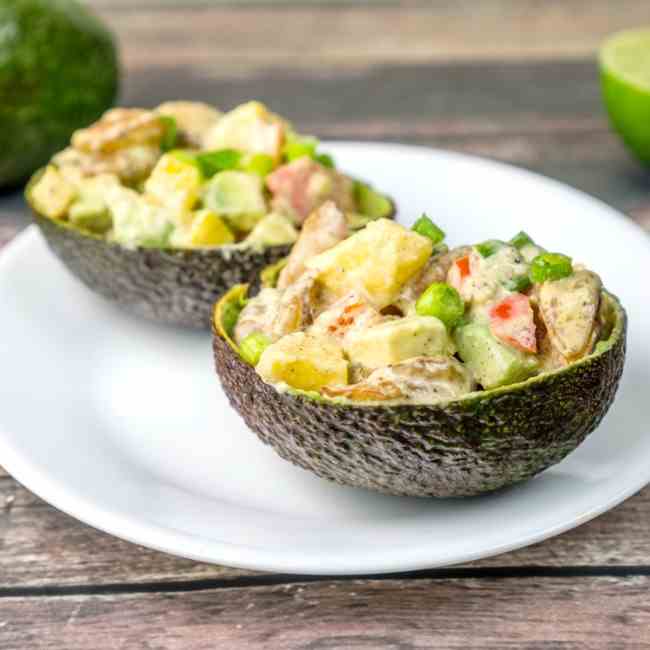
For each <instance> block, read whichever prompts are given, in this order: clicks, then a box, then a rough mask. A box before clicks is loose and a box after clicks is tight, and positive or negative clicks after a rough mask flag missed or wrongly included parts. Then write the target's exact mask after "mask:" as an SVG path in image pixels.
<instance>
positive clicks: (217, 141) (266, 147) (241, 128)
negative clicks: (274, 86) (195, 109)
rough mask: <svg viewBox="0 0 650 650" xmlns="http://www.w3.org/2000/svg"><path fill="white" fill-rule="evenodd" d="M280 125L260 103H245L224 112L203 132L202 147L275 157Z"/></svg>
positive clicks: (281, 134)
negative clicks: (206, 131) (204, 134)
mask: <svg viewBox="0 0 650 650" xmlns="http://www.w3.org/2000/svg"><path fill="white" fill-rule="evenodd" d="M284 131H285V127H284V124H283V123H282V121H281V120H280V119H278V118H277V117H276V116H275V115H273V113H271V112H270V111H269V110H268V109H267V108H266V106H264V104H260V103H259V102H248V103H247V104H242V105H241V106H238V107H237V108H235V109H234V110H232V111H230V112H229V113H226V114H225V115H224V116H223V117H222V118H221V119H220V120H219V121H218V122H217V123H216V124H215V125H214V126H213V127H212V128H211V129H210V131H209V132H208V133H207V134H206V137H205V141H204V145H203V146H204V148H205V149H213V150H218V149H237V150H238V151H244V152H246V153H264V154H267V155H268V156H271V157H272V158H273V159H274V160H279V158H280V154H281V151H282V143H283V140H284Z"/></svg>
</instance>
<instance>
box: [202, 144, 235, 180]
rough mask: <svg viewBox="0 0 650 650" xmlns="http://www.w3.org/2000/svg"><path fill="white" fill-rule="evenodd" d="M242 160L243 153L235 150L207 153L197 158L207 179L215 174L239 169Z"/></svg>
mask: <svg viewBox="0 0 650 650" xmlns="http://www.w3.org/2000/svg"><path fill="white" fill-rule="evenodd" d="M241 158H242V153H241V152H240V151H237V150H235V149H220V150H218V151H206V152H204V153H200V154H197V156H196V159H197V160H198V163H199V166H200V167H201V171H202V172H203V176H205V178H212V177H213V176H214V175H215V174H217V173H219V172H222V171H225V170H227V169H237V168H238V167H239V163H240V161H241Z"/></svg>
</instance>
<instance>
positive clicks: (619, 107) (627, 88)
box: [600, 28, 650, 165]
mask: <svg viewBox="0 0 650 650" xmlns="http://www.w3.org/2000/svg"><path fill="white" fill-rule="evenodd" d="M600 80H601V85H602V91H603V98H604V100H605V106H606V107H607V111H608V113H609V118H610V120H611V122H612V126H613V127H614V128H615V129H616V131H618V133H619V134H620V135H621V137H622V138H623V141H624V142H625V144H626V145H627V146H628V148H629V149H630V151H632V153H634V154H635V155H636V156H637V157H638V158H639V159H640V160H641V161H642V162H644V163H646V164H648V165H650V28H644V29H631V30H626V31H623V32H618V33H616V34H614V35H613V36H611V37H610V38H608V39H607V40H606V41H605V42H604V43H603V45H602V47H601V48H600Z"/></svg>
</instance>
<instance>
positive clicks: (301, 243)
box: [278, 201, 348, 289]
mask: <svg viewBox="0 0 650 650" xmlns="http://www.w3.org/2000/svg"><path fill="white" fill-rule="evenodd" d="M347 236H348V224H347V220H346V218H345V215H344V214H343V213H342V212H341V211H340V210H339V209H338V208H337V207H336V205H335V204H334V202H333V201H327V202H326V203H323V205H321V206H320V208H318V209H317V210H315V211H314V212H312V213H311V214H310V215H309V217H308V218H307V220H306V221H305V223H304V224H303V226H302V230H301V231H300V235H299V236H298V241H297V242H296V243H295V245H294V247H293V249H292V250H291V254H290V255H289V259H288V260H287V265H286V266H285V267H284V268H283V269H282V272H281V273H280V277H279V278H278V288H279V289H284V288H286V287H288V286H289V285H290V284H292V283H293V282H295V281H296V280H297V279H298V278H299V277H300V276H301V275H302V274H303V273H304V272H305V262H306V261H307V260H308V259H309V258H310V257H313V256H315V255H318V254H319V253H322V252H323V251H326V250H328V249H329V248H332V247H333V246H335V245H336V244H338V243H339V242H340V241H343V240H344V239H345V238H346V237H347Z"/></svg>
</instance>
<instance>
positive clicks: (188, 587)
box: [0, 565, 650, 599]
mask: <svg viewBox="0 0 650 650" xmlns="http://www.w3.org/2000/svg"><path fill="white" fill-rule="evenodd" d="M634 577H650V566H646V565H629V566H591V567H588V566H563V567H538V566H520V567H498V566H496V567H458V568H455V567H450V568H442V569H425V570H421V571H407V572H399V573H379V574H358V575H346V576H331V575H301V574H284V573H269V574H261V575H250V576H246V575H244V576H237V577H234V578H226V579H196V580H179V581H160V582H142V583H122V582H119V583H110V584H102V585H48V586H43V587H0V599H3V598H56V597H65V596H111V595H119V594H149V593H154V594H157V593H188V592H196V591H215V590H221V589H250V588H255V587H280V586H287V587H289V586H295V585H301V584H312V583H325V582H326V583H338V584H344V583H356V582H359V581H367V582H394V581H400V580H404V581H409V582H413V581H420V580H426V581H434V582H435V581H447V580H475V581H476V580H478V581H481V580H490V581H495V580H511V579H532V578H571V579H576V580H579V579H581V578H634Z"/></svg>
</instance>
